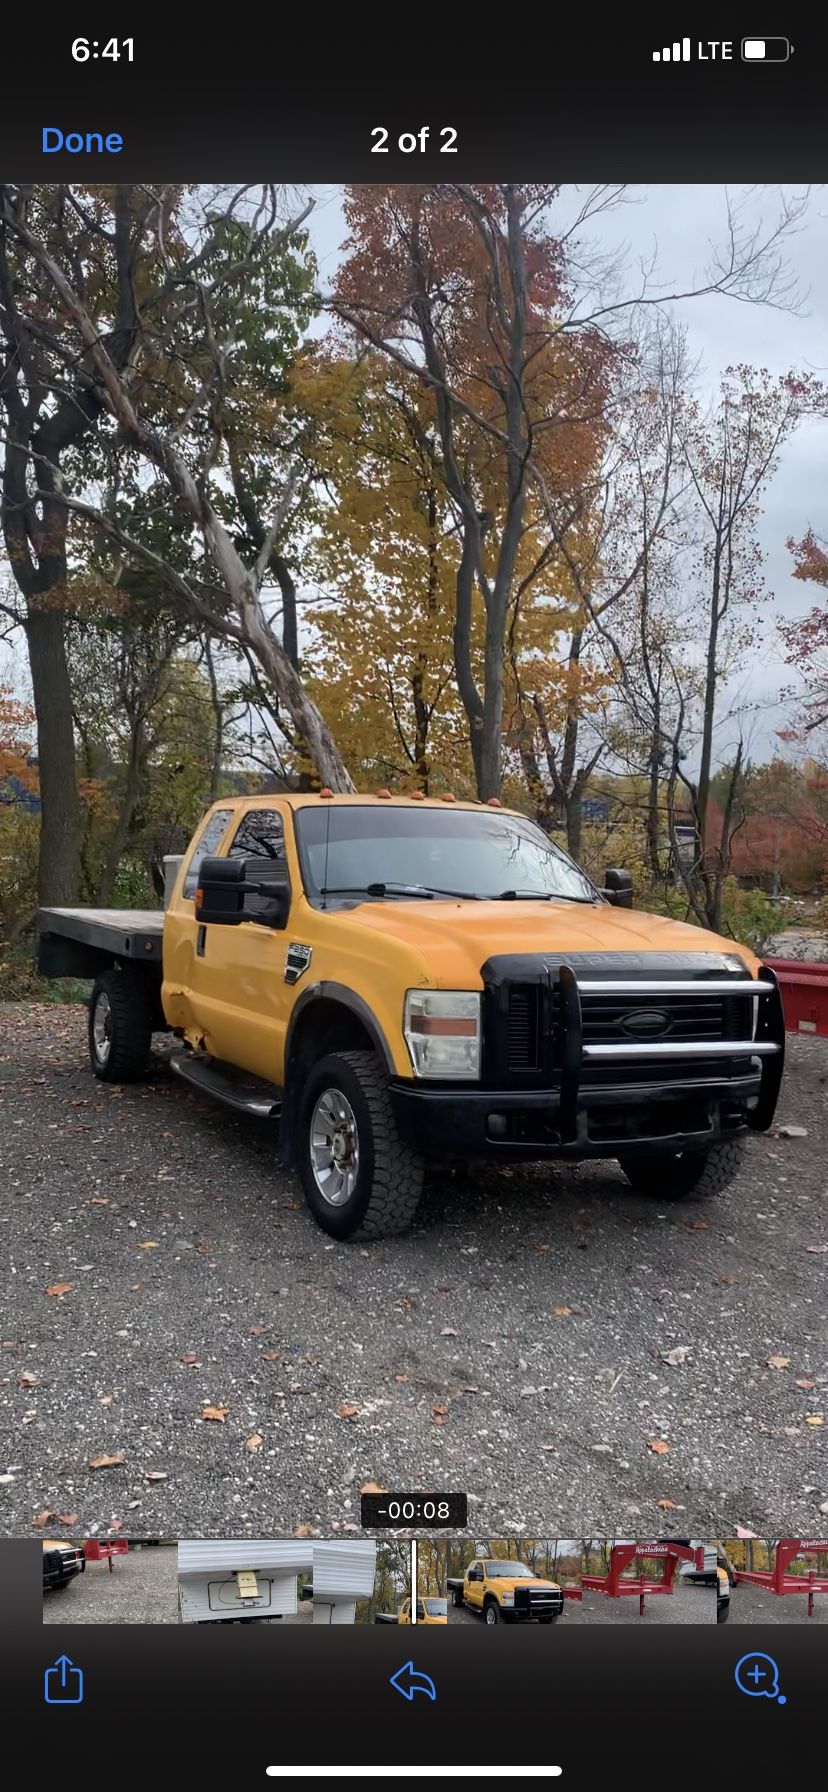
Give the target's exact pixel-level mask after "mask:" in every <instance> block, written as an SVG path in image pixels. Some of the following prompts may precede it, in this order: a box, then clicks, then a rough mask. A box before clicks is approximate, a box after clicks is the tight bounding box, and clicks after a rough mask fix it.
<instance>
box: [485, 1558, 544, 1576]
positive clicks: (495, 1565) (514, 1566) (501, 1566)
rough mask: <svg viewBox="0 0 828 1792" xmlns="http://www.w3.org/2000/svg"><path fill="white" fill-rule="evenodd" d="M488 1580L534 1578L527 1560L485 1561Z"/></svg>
mask: <svg viewBox="0 0 828 1792" xmlns="http://www.w3.org/2000/svg"><path fill="white" fill-rule="evenodd" d="M484 1567H485V1571H486V1579H487V1580H534V1579H535V1576H534V1574H533V1573H532V1570H531V1568H527V1566H526V1563H525V1562H486V1563H484Z"/></svg>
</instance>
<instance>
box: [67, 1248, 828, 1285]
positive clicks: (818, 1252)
mask: <svg viewBox="0 0 828 1792" xmlns="http://www.w3.org/2000/svg"><path fill="white" fill-rule="evenodd" d="M805 1249H806V1251H810V1252H811V1255H812V1256H813V1257H822V1256H824V1254H825V1252H826V1251H828V1244H806V1246H805ZM47 1292H49V1291H48V1290H47Z"/></svg>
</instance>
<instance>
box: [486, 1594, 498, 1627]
mask: <svg viewBox="0 0 828 1792" xmlns="http://www.w3.org/2000/svg"><path fill="white" fill-rule="evenodd" d="M501 1615H502V1614H501V1611H500V1607H499V1606H498V1603H497V1600H496V1599H487V1600H486V1603H485V1605H484V1607H483V1622H484V1624H499V1623H500V1621H501Z"/></svg>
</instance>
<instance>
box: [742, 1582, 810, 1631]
mask: <svg viewBox="0 0 828 1792" xmlns="http://www.w3.org/2000/svg"><path fill="white" fill-rule="evenodd" d="M727 1622H728V1624H730V1625H731V1626H732V1625H733V1624H812V1625H817V1624H828V1593H817V1594H816V1595H815V1597H814V1612H813V1617H811V1618H809V1617H808V1595H807V1593H785V1594H784V1595H782V1594H777V1593H768V1592H766V1591H765V1589H764V1588H762V1587H751V1586H739V1587H734V1589H733V1592H732V1593H731V1595H730V1616H729V1618H728V1620H727Z"/></svg>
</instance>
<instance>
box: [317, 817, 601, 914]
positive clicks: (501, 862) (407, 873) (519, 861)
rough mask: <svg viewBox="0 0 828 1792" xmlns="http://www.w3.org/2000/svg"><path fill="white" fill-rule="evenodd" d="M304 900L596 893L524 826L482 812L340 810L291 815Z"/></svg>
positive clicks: (586, 898) (577, 897)
mask: <svg viewBox="0 0 828 1792" xmlns="http://www.w3.org/2000/svg"><path fill="white" fill-rule="evenodd" d="M296 832H297V837H298V841H299V850H300V854H301V857H302V866H303V871H304V874H305V882H306V885H307V889H308V895H309V896H310V898H311V901H315V900H320V899H322V892H323V891H327V892H328V896H330V897H336V896H341V897H348V896H359V895H360V894H367V895H368V896H372V897H376V898H382V897H396V898H399V897H405V896H407V895H416V894H417V893H418V892H420V893H422V894H423V895H429V894H434V895H437V894H440V893H445V892H449V893H450V894H452V895H460V896H468V897H480V898H484V897H490V898H501V899H504V900H505V899H508V898H514V899H515V900H520V899H521V898H523V899H527V898H529V897H532V896H536V897H539V898H540V899H542V900H543V899H547V900H548V899H554V898H558V899H568V900H570V901H573V902H596V901H598V900H599V898H598V896H597V893H596V891H595V889H594V888H593V886H592V884H591V883H590V882H589V879H588V878H586V877H585V876H584V874H583V872H582V871H579V870H578V867H577V865H575V864H574V863H573V861H572V860H571V859H569V858H567V855H566V853H565V852H562V851H561V848H560V847H559V846H555V845H554V844H553V842H552V841H551V840H548V839H547V837H546V835H545V834H544V833H542V832H541V830H540V828H538V827H536V826H535V824H534V823H533V822H531V821H526V820H525V819H524V817H523V816H519V815H499V814H496V813H495V814H493V813H492V811H491V810H486V809H480V810H476V809H454V808H450V807H449V806H448V805H447V806H446V808H445V809H433V808H425V807H423V808H414V806H413V804H412V806H411V808H408V807H406V808H402V807H398V806H397V805H396V804H393V805H392V804H391V803H389V804H387V805H386V804H382V805H381V806H380V805H378V806H377V807H374V806H373V805H371V806H370V807H369V806H368V805H367V804H366V805H365V807H362V806H361V805H360V804H358V803H354V804H343V805H342V807H339V806H336V807H335V806H334V804H333V803H331V805H330V807H328V806H327V805H322V804H320V805H319V806H317V805H316V804H313V805H312V806H311V805H308V807H307V808H302V809H297V811H296Z"/></svg>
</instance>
